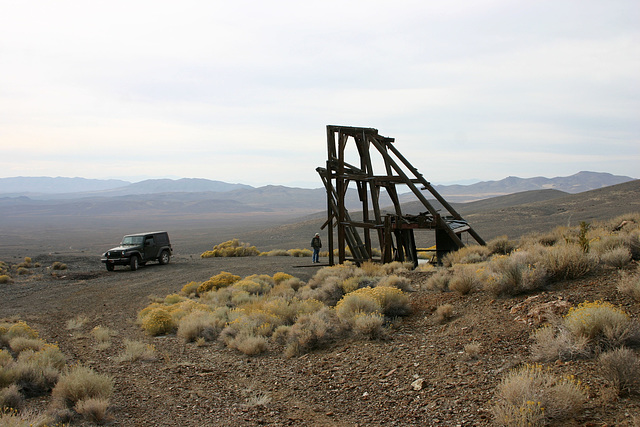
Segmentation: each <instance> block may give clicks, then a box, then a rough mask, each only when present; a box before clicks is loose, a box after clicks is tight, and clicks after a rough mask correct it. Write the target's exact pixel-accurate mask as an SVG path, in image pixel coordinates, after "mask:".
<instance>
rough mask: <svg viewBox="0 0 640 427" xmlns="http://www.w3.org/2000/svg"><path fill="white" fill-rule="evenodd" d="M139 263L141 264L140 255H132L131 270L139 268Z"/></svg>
mask: <svg viewBox="0 0 640 427" xmlns="http://www.w3.org/2000/svg"><path fill="white" fill-rule="evenodd" d="M139 264H140V260H139V259H138V256H137V255H132V256H131V262H130V264H129V265H130V266H131V271H136V270H137V269H138V265H139Z"/></svg>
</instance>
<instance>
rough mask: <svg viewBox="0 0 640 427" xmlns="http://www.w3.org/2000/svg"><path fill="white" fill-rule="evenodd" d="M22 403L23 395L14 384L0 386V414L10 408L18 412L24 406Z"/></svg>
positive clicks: (23, 401)
mask: <svg viewBox="0 0 640 427" xmlns="http://www.w3.org/2000/svg"><path fill="white" fill-rule="evenodd" d="M24 403H25V400H24V396H23V395H22V393H20V388H19V387H18V386H17V385H16V384H11V385H9V386H8V387H4V388H2V387H0V414H1V413H5V412H9V411H10V410H14V411H18V412H19V411H20V410H22V408H23V407H24ZM0 421H1V419H0Z"/></svg>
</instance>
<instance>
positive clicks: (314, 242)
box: [311, 236, 322, 249]
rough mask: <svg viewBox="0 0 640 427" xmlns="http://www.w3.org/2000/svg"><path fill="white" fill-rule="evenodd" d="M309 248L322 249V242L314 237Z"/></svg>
mask: <svg viewBox="0 0 640 427" xmlns="http://www.w3.org/2000/svg"><path fill="white" fill-rule="evenodd" d="M311 247H312V248H314V249H316V248H317V249H320V248H321V247H322V241H320V237H318V236H315V237H314V238H313V239H311Z"/></svg>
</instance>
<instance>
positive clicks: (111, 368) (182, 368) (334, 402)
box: [0, 253, 640, 426]
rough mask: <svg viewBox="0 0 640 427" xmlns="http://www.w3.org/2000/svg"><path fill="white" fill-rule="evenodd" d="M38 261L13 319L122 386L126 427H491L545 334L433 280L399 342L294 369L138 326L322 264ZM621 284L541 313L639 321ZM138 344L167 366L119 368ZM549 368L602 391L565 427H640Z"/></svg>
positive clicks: (116, 404) (571, 293)
mask: <svg viewBox="0 0 640 427" xmlns="http://www.w3.org/2000/svg"><path fill="white" fill-rule="evenodd" d="M32 257H33V262H34V263H35V262H38V263H40V265H41V266H42V267H40V268H36V269H33V270H34V271H33V274H31V275H28V276H20V277H18V278H16V280H15V281H14V282H13V283H10V284H0V292H1V294H2V303H1V305H0V318H13V319H15V318H20V319H22V320H24V321H26V322H27V323H28V324H29V325H30V326H32V327H34V328H35V329H37V330H38V331H39V332H40V336H41V337H42V338H43V339H45V340H47V341H50V342H57V343H58V344H59V345H60V348H61V350H62V351H63V352H64V353H65V354H66V355H67V356H68V358H69V361H70V362H71V363H81V364H84V365H87V366H90V367H92V368H94V369H95V370H97V371H99V372H102V373H108V374H109V375H111V376H112V377H113V378H114V384H115V390H114V395H113V397H112V406H111V409H110V415H111V418H112V421H111V422H112V423H113V424H114V425H124V426H147V425H158V426H176V425H180V426H201V425H233V426H255V425H274V426H317V425H320V426H369V425H374V426H377V425H380V426H381V425H385V426H386V425H402V426H405V425H407V426H410V425H421V426H425V425H428V426H456V425H460V426H479V425H480V426H481V425H491V424H492V423H493V416H492V413H491V405H492V402H493V401H494V393H495V388H496V386H497V385H498V383H499V381H500V379H501V378H502V377H503V375H504V373H505V372H506V371H508V370H509V369H510V368H512V367H514V366H517V365H518V364H520V363H523V362H527V361H531V356H530V345H531V340H530V334H531V332H532V330H533V329H534V327H535V326H534V325H529V324H527V323H525V322H521V321H517V319H516V317H517V315H518V311H517V310H513V311H514V312H512V309H513V308H514V306H517V305H518V304H521V303H523V304H524V305H525V306H526V304H528V303H529V301H531V300H527V296H523V297H518V298H505V299H493V298H492V297H491V296H490V295H488V294H485V293H482V292H477V293H473V294H471V295H467V296H460V295H458V294H457V293H454V292H447V293H440V292H431V291H427V290H424V286H423V284H424V282H425V280H426V278H427V275H426V273H418V272H412V273H409V274H408V276H409V277H410V278H411V280H412V283H413V286H414V288H415V289H416V291H415V292H412V293H411V300H412V305H413V313H412V315H411V316H409V317H408V318H405V319H403V320H401V321H399V322H397V323H396V324H395V325H394V327H393V328H392V330H391V332H390V334H389V337H388V338H387V339H385V340H380V341H353V340H349V341H342V342H337V343H335V344H334V345H333V346H331V347H329V348H327V349H324V350H321V351H316V352H313V353H309V354H306V355H304V356H301V357H297V358H292V359H286V358H284V356H282V355H281V353H279V352H276V351H270V352H267V353H266V354H263V355H260V356H254V357H249V356H245V355H243V354H240V353H238V352H237V351H235V350H231V349H228V348H225V347H223V346H222V345H220V344H218V343H214V344H209V345H205V346H196V345H195V344H186V345H185V344H184V343H183V342H182V341H181V340H180V339H178V338H177V337H175V336H164V337H156V338H152V337H148V336H146V335H145V334H144V332H143V331H142V330H141V329H140V327H139V326H138V325H136V323H135V319H136V315H137V313H138V311H139V310H141V309H142V308H144V307H145V306H147V305H148V304H149V302H150V300H149V296H150V295H157V296H162V297H164V296H165V295H167V294H170V293H175V292H178V291H179V290H180V288H181V287H182V286H183V285H184V284H186V283H188V282H190V281H204V280H206V279H208V278H209V277H211V276H213V275H215V274H217V273H219V272H220V271H227V272H231V273H233V274H237V275H240V276H243V277H244V276H247V275H250V274H255V273H260V274H269V275H272V274H274V273H276V272H278V271H284V272H286V273H289V274H292V275H294V276H296V277H299V278H300V279H302V280H305V281H306V280H308V279H309V278H310V277H311V276H312V275H313V274H314V273H315V272H316V271H317V270H318V268H320V267H321V266H317V265H313V264H311V263H310V259H309V258H290V257H253V258H224V259H223V258H213V259H200V258H199V257H198V255H197V254H194V255H181V256H177V257H174V258H173V259H172V262H171V263H170V264H169V265H166V266H160V265H157V264H155V263H151V264H149V265H147V266H145V267H141V268H140V269H139V270H138V271H136V272H131V271H129V270H128V269H127V268H123V267H120V268H116V271H115V272H113V273H108V272H107V271H106V270H105V269H104V266H103V265H102V264H101V263H100V262H99V259H98V258H97V257H95V256H88V255H86V254H84V253H78V254H72V253H65V254H47V255H38V256H33V255H32ZM4 260H5V261H9V262H12V263H13V262H14V261H13V260H9V259H6V258H5V259H4ZM54 261H60V262H64V263H66V264H67V265H68V270H66V271H62V272H56V276H54V275H52V274H51V271H50V270H48V269H47V268H46V266H50V265H51V264H52V263H53V262H54ZM615 277H616V276H615V275H612V274H610V273H603V274H600V275H599V276H596V277H591V278H589V279H585V280H579V281H574V282H571V283H566V284H565V287H564V289H563V290H561V291H549V292H546V293H543V294H540V295H539V296H538V297H537V300H536V302H548V301H556V300H558V298H562V299H563V300H565V301H568V302H569V303H571V304H578V303H580V302H582V301H584V300H590V301H593V300H596V299H601V300H605V301H611V302H612V303H614V304H616V305H621V306H622V307H623V308H624V309H625V310H626V311H627V312H629V313H631V314H632V315H633V316H634V317H635V318H637V317H638V314H639V312H640V310H639V308H638V304H637V303H634V302H633V301H632V300H630V299H629V298H628V297H625V296H624V295H622V294H620V293H619V292H617V291H616V289H615V285H616V282H615ZM445 303H450V304H452V305H453V307H454V315H453V318H452V319H451V320H450V321H449V322H447V323H445V324H438V323H437V322H436V321H435V316H434V315H433V312H434V311H435V309H436V308H437V307H438V306H439V305H442V304H445ZM78 315H84V316H86V317H87V318H88V319H89V321H88V322H87V323H86V324H85V325H84V326H83V327H82V328H81V329H79V330H73V331H72V330H69V329H67V328H66V323H67V321H68V320H70V319H74V318H76V317H77V316H78ZM95 326H103V327H108V328H110V329H111V330H113V331H114V332H115V333H116V335H115V336H114V337H113V339H112V345H111V346H110V347H109V348H107V349H99V348H98V346H97V344H96V342H95V341H94V340H93V338H92V337H91V334H90V331H91V329H92V328H94V327H95ZM125 339H133V340H140V341H145V342H147V343H151V344H153V345H154V346H155V348H156V349H157V352H158V355H159V356H158V358H157V360H154V361H149V362H133V363H129V362H126V363H125V362H117V361H116V356H118V355H119V354H120V353H121V352H122V349H123V341H124V340H125ZM469 343H477V344H479V351H478V353H477V355H472V354H469V353H468V352H465V345H467V344H469ZM550 368H551V369H552V370H553V371H554V372H555V373H558V374H573V375H575V376H576V377H577V378H578V379H580V380H582V381H583V382H584V383H585V384H587V385H588V386H589V400H588V402H587V404H586V409H585V411H584V412H582V414H581V415H580V416H579V417H578V418H577V419H575V420H571V421H569V422H567V421H563V422H562V423H558V424H557V425H575V426H578V425H584V426H605V425H608V426H612V425H636V426H637V425H638V424H639V423H640V421H638V419H639V418H638V417H640V399H639V398H638V396H631V397H628V398H612V397H611V393H610V391H609V389H608V388H607V385H606V384H605V382H604V380H603V379H602V378H601V377H600V376H599V375H598V372H597V368H596V364H595V362H593V361H590V360H581V361H574V362H557V363H555V364H551V366H550ZM412 384H413V385H412ZM418 385H420V386H419V387H418ZM31 400H32V401H31V402H29V404H30V405H31V406H34V407H38V408H46V407H47V405H48V404H49V402H48V400H47V399H46V398H42V397H40V398H33V399H31ZM634 423H635V424H634ZM77 424H81V422H78V423H77Z"/></svg>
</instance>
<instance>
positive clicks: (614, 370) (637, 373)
mask: <svg viewBox="0 0 640 427" xmlns="http://www.w3.org/2000/svg"><path fill="white" fill-rule="evenodd" d="M598 364H599V365H600V370H601V372H602V375H603V376H604V378H605V379H606V380H607V381H608V382H609V383H610V384H611V385H612V386H613V387H614V388H615V389H616V390H617V392H618V394H619V395H622V396H625V395H630V394H634V393H638V392H640V363H639V361H638V357H637V356H636V355H635V353H634V352H633V351H632V350H630V349H628V348H624V347H621V348H617V349H615V350H611V351H608V352H606V353H603V354H601V355H600V357H599V358H598Z"/></svg>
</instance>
